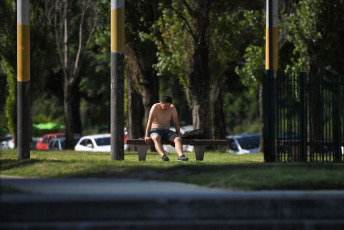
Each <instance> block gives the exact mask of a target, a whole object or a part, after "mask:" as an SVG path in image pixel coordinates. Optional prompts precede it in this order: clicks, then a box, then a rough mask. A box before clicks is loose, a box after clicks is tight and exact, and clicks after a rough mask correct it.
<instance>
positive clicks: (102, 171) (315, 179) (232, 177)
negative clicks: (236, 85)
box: [0, 150, 344, 190]
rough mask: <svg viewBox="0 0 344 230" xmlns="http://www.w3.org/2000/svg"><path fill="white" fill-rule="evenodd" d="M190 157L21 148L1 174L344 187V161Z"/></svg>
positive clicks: (6, 155)
mask: <svg viewBox="0 0 344 230" xmlns="http://www.w3.org/2000/svg"><path fill="white" fill-rule="evenodd" d="M186 155H187V156H188V157H189V159H190V160H189V161H188V162H177V161H176V160H177V157H178V156H177V154H169V155H168V156H169V158H170V161H169V162H163V161H162V160H161V158H160V156H159V155H158V154H157V153H149V154H147V159H146V161H138V156H137V153H134V152H126V153H125V160H124V161H112V160H111V155H110V153H89V152H75V151H32V152H31V155H30V159H28V160H17V152H16V150H6V151H2V152H1V153H0V157H1V158H0V159H1V160H0V161H1V166H0V169H1V172H0V174H1V175H11V176H25V177H44V178H71V177H78V178H80V177H81V178H82V177H102V178H113V177H115V178H136V179H150V180H151V179H154V180H166V181H179V182H186V183H193V184H199V185H203V186H211V187H222V188H229V189H241V190H259V189H344V164H334V163H331V164H324V163H322V164H318V163H264V156H263V154H261V153H259V154H244V155H234V154H227V153H223V152H219V151H212V152H206V153H205V156H204V161H196V159H195V155H194V154H193V153H186Z"/></svg>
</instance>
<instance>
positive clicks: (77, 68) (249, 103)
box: [0, 0, 344, 139]
mask: <svg viewBox="0 0 344 230" xmlns="http://www.w3.org/2000/svg"><path fill="white" fill-rule="evenodd" d="M125 2H126V16H125V17H126V24H125V29H126V48H125V55H126V72H125V77H126V80H127V83H126V92H125V95H126V99H125V101H126V108H127V109H126V119H127V121H126V126H128V128H129V129H134V128H135V129H136V131H135V132H133V133H135V134H133V135H134V136H136V137H139V136H140V135H143V133H142V130H143V127H144V125H145V118H144V117H145V116H146V117H147V114H148V113H149V109H150V106H151V105H152V104H153V103H156V102H158V100H159V98H160V97H161V96H162V95H163V94H169V95H171V96H173V98H174V103H175V104H176V107H177V110H178V113H179V119H180V123H181V124H184V125H186V124H191V123H192V124H193V126H194V128H203V129H206V130H207V135H208V136H209V137H211V136H215V137H223V136H224V135H227V134H232V133H238V132H258V131H259V127H260V123H259V116H260V114H259V105H260V103H261V101H260V100H259V99H260V94H259V92H260V87H261V80H262V74H261V73H262V71H263V70H264V52H265V47H264V46H265V42H264V39H265V1H263V0H260V1H249V0H247V1H246V0H245V1H237V0H234V1H226V0H216V1H214V0H181V1H179V0H167V1H166V0H148V1H144V0H139V1H137V0H128V1H125ZM343 12H344V0H333V1H331V3H330V4H329V3H328V1H325V0H314V1H309V0H294V1H281V0H280V1H279V58H278V60H279V65H278V66H279V70H281V71H287V70H292V71H306V72H321V71H333V72H336V73H338V74H339V75H340V76H341V77H343V76H344V44H343V41H344V27H343V26H342V25H343V23H344V14H343ZM0 18H1V20H2V23H1V24H0V61H1V65H0V92H1V93H0V110H1V113H0V126H1V128H4V127H6V128H7V129H8V130H9V131H10V132H11V133H12V134H13V135H14V136H15V132H16V112H15V110H16V104H15V102H16V49H17V48H16V1H13V0H3V1H1V3H0ZM30 22H31V76H32V77H31V82H32V83H31V88H32V89H31V101H32V105H31V117H32V123H36V124H37V123H43V122H44V123H45V122H55V123H57V124H59V125H64V126H65V127H66V131H67V133H68V136H69V137H70V138H69V139H71V137H72V135H73V134H74V133H82V134H86V133H94V132H109V123H110V88H109V85H110V84H109V82H110V1H106V0H97V1H79V0H75V1H49V0H41V1H31V2H30ZM130 119H131V120H130ZM129 120H130V122H129ZM134 126H135V127H134ZM32 130H33V131H32V132H33V135H35V133H34V128H32Z"/></svg>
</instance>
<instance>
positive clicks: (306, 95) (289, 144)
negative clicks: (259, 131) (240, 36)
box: [263, 72, 344, 162]
mask: <svg viewBox="0 0 344 230" xmlns="http://www.w3.org/2000/svg"><path fill="white" fill-rule="evenodd" d="M264 77H265V84H264V85H263V86H264V87H266V88H267V87H270V89H272V90H270V92H269V93H268V94H267V90H266V89H264V94H266V95H265V101H266V100H267V98H269V97H270V100H269V101H268V102H267V104H269V108H265V109H264V110H265V111H264V114H267V113H270V115H268V116H269V117H270V118H269V119H270V124H268V128H267V129H265V131H264V132H271V133H272V134H269V135H268V137H269V138H270V140H269V141H267V144H269V145H270V146H269V147H268V148H267V149H268V151H267V152H269V153H268V154H269V155H268V157H266V160H267V161H278V162H344V79H343V77H340V76H338V75H335V74H322V75H307V74H306V73H287V74H285V73H282V72H280V73H277V76H276V77H271V74H270V77H269V75H268V74H267V73H266V75H265V76H264ZM263 83H264V82H263ZM271 91H272V92H271ZM271 97H273V98H274V99H273V100H271ZM264 104H265V102H264ZM267 111H269V112H267ZM264 116H265V115H264ZM267 122H268V121H267ZM264 126H265V123H264ZM264 135H266V134H264Z"/></svg>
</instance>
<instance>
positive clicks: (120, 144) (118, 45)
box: [111, 0, 125, 160]
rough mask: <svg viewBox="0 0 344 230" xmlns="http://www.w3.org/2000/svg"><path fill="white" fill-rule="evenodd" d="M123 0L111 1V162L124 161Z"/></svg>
mask: <svg viewBox="0 0 344 230" xmlns="http://www.w3.org/2000/svg"><path fill="white" fill-rule="evenodd" d="M124 12H125V11H124V0H111V160H124Z"/></svg>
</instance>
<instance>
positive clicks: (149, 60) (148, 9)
mask: <svg viewBox="0 0 344 230" xmlns="http://www.w3.org/2000/svg"><path fill="white" fill-rule="evenodd" d="M160 14H161V10H160V8H159V5H158V3H157V1H156V0H149V1H143V0H140V1H137V0H130V1H126V47H125V53H126V56H127V66H126V76H127V79H128V82H129V84H128V87H130V90H129V92H130V93H131V94H129V98H128V100H129V101H130V103H129V105H128V106H129V110H128V111H129V114H128V117H129V120H130V122H129V123H130V124H129V129H130V130H129V136H132V135H133V136H136V137H137V135H140V132H141V130H142V128H140V127H138V126H140V123H141V124H142V117H141V116H139V115H140V112H139V107H140V104H141V103H138V102H137V100H138V99H139V98H138V95H137V94H136V92H137V93H139V94H140V96H141V98H142V105H143V108H144V120H145V122H147V120H148V116H149V112H150V109H151V107H152V105H153V104H154V103H157V102H158V101H159V77H158V75H157V71H156V70H155V69H154V68H153V66H154V65H155V64H156V63H157V57H156V53H157V47H156V45H155V43H154V42H153V41H152V40H151V39H149V35H150V34H152V36H159V34H158V31H157V30H156V29H155V24H156V21H157V18H158V17H159V15H160ZM134 91H135V92H134ZM135 117H136V118H137V119H138V120H136V119H133V118H135ZM134 124H136V125H134ZM141 135H142V134H141Z"/></svg>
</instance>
